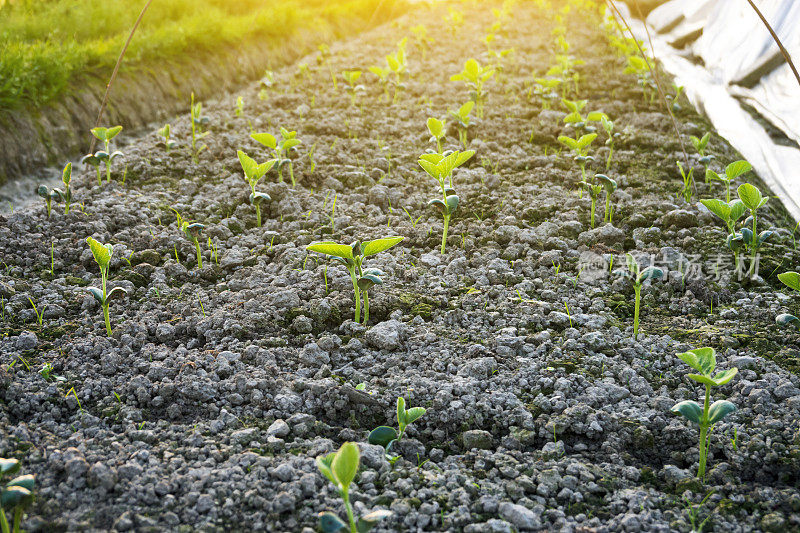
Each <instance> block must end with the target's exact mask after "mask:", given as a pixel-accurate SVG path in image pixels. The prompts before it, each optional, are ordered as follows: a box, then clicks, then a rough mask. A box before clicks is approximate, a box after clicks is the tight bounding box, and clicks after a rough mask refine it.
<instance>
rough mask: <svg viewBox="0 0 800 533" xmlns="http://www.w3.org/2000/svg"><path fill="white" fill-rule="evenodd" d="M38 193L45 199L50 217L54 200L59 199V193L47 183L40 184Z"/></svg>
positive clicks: (48, 216)
mask: <svg viewBox="0 0 800 533" xmlns="http://www.w3.org/2000/svg"><path fill="white" fill-rule="evenodd" d="M36 194H38V195H39V196H40V197H42V198H43V199H44V206H45V207H46V208H47V218H50V212H51V211H52V209H53V200H58V198H59V196H58V193H57V192H56V190H55V189H49V188H48V187H47V185H39V186H38V187H37V188H36Z"/></svg>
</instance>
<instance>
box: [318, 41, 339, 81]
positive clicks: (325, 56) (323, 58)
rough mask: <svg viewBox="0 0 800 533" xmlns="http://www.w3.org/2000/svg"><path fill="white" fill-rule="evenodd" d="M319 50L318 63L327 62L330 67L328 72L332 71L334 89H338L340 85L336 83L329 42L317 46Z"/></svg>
mask: <svg viewBox="0 0 800 533" xmlns="http://www.w3.org/2000/svg"><path fill="white" fill-rule="evenodd" d="M317 50H319V55H318V56H317V63H319V64H323V63H324V64H325V65H326V66H327V67H328V72H330V73H331V81H333V89H334V90H336V89H338V88H339V87H338V86H337V84H336V76H335V75H334V74H333V67H332V66H331V49H330V48H329V47H328V45H327V44H325V43H322V44H320V45H319V46H317Z"/></svg>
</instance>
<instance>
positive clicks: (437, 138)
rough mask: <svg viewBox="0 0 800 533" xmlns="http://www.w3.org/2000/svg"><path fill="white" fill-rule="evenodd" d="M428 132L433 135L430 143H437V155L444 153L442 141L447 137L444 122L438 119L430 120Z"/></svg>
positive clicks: (430, 118) (431, 118)
mask: <svg viewBox="0 0 800 533" xmlns="http://www.w3.org/2000/svg"><path fill="white" fill-rule="evenodd" d="M427 124H428V132H429V133H430V134H431V138H430V139H428V140H429V141H430V142H435V143H436V153H439V154H441V153H442V139H444V137H445V129H444V122H442V121H441V120H439V119H438V118H433V117H429V118H428V122H427Z"/></svg>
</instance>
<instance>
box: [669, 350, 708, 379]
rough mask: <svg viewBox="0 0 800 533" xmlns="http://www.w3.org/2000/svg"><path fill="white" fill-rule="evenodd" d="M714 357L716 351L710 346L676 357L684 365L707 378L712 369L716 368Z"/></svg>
mask: <svg viewBox="0 0 800 533" xmlns="http://www.w3.org/2000/svg"><path fill="white" fill-rule="evenodd" d="M716 356H717V351H716V350H715V349H714V348H711V347H710V346H705V347H703V348H695V349H694V350H689V351H688V352H684V353H679V354H678V357H680V358H681V360H682V361H683V362H684V363H686V364H687V365H689V366H690V367H692V368H694V369H695V370H697V371H698V372H702V373H703V374H705V375H707V376H708V375H711V373H712V372H713V371H714V368H715V367H716V366H717V357H716Z"/></svg>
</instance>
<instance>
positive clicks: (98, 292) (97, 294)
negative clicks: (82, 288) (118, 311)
mask: <svg viewBox="0 0 800 533" xmlns="http://www.w3.org/2000/svg"><path fill="white" fill-rule="evenodd" d="M86 290H87V291H89V294H91V295H92V296H93V297H94V299H95V300H96V301H97V303H99V304H100V305H105V303H106V299H105V297H104V296H103V291H102V289H98V288H97V287H87V288H86Z"/></svg>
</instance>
